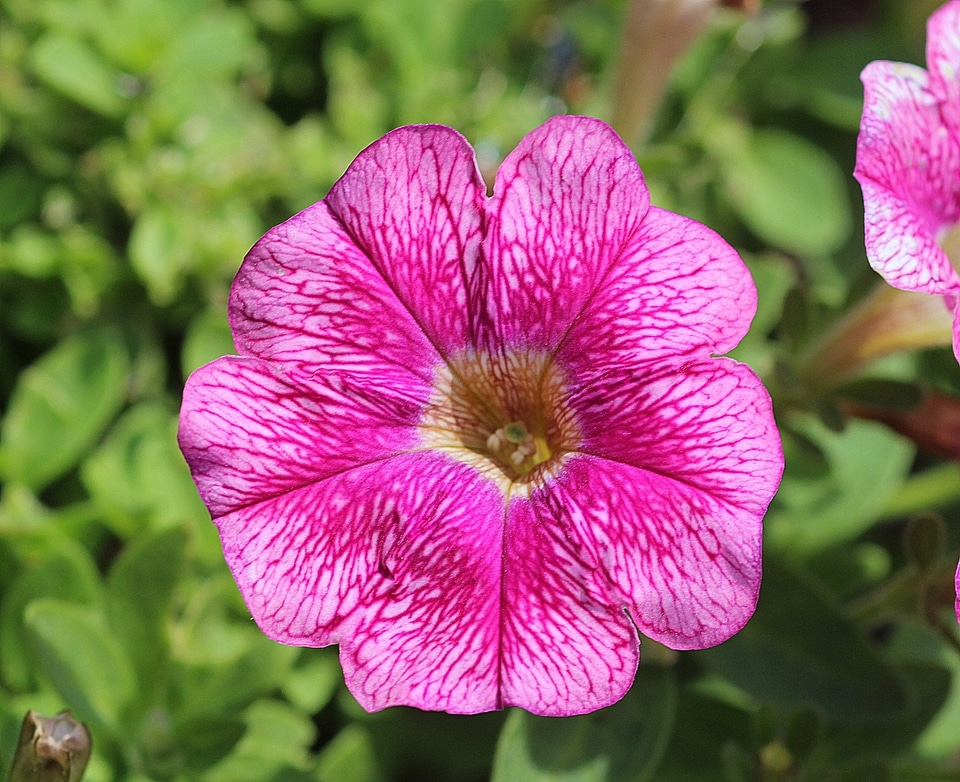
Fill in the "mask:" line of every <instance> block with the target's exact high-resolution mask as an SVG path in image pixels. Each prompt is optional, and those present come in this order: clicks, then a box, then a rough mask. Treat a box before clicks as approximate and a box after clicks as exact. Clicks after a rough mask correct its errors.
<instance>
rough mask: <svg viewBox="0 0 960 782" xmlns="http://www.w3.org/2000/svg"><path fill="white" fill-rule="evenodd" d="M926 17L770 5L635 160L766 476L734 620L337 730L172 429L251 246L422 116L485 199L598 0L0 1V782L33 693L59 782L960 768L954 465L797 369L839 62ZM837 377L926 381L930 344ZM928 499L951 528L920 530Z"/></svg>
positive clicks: (335, 689) (847, 103)
mask: <svg viewBox="0 0 960 782" xmlns="http://www.w3.org/2000/svg"><path fill="white" fill-rule="evenodd" d="M935 5H936V3H929V2H923V3H916V4H914V3H910V4H899V3H896V2H892V1H891V2H888V3H883V2H879V1H877V2H867V0H861V1H860V2H849V3H845V4H835V3H832V2H831V0H811V2H809V3H807V4H806V5H803V6H801V5H799V4H797V3H795V2H788V1H787V0H768V2H767V3H766V4H765V5H764V7H763V9H762V10H761V11H760V13H759V14H757V15H756V16H754V17H751V18H747V17H745V16H743V15H740V14H738V13H735V12H732V11H724V12H721V13H719V14H718V15H717V17H716V19H715V20H714V22H713V23H712V24H711V26H710V28H709V29H708V30H707V31H706V32H705V34H704V35H703V36H702V37H701V39H700V40H699V41H698V43H697V45H696V46H695V47H694V48H693V49H691V51H689V52H688V53H687V55H686V56H685V57H684V58H683V60H682V61H681V62H680V63H679V65H678V67H677V69H676V71H675V73H674V75H673V79H672V81H671V86H670V90H669V92H668V94H667V95H666V97H665V99H664V102H663V105H662V107H661V110H660V112H659V114H658V117H657V121H656V125H655V127H654V128H653V130H652V133H651V135H650V138H649V140H648V141H647V143H645V144H642V145H641V144H639V143H638V144H637V146H636V152H637V155H638V159H639V160H640V162H641V165H642V166H643V168H644V171H645V173H646V175H647V178H648V181H649V184H650V187H651V190H652V192H653V198H654V202H655V203H657V204H659V205H661V206H664V207H667V208H670V209H673V210H675V211H678V212H681V213H683V214H686V215H689V216H691V217H695V218H697V219H700V220H702V221H704V222H706V223H707V224H708V225H710V226H712V227H713V228H715V229H716V230H718V231H720V232H721V233H722V234H723V235H724V236H725V237H726V238H727V239H728V240H729V241H730V242H732V243H733V244H735V245H736V246H737V247H738V248H739V249H741V251H742V252H743V254H744V257H745V258H746V260H747V261H748V263H749V265H750V266H751V269H752V271H753V273H754V276H755V279H756V281H757V284H758V288H759V292H760V309H759V312H758V316H757V319H756V321H755V324H754V328H753V330H752V332H751V334H750V335H749V336H748V337H747V338H746V339H745V340H744V342H743V344H742V345H741V347H740V348H738V350H737V351H736V353H735V355H736V357H737V358H739V359H740V360H743V361H746V362H748V363H750V364H751V365H752V366H753V367H754V368H755V369H756V370H757V371H758V372H760V373H761V374H762V375H763V377H764V379H765V380H766V381H767V383H768V385H769V386H770V388H771V391H772V393H773V395H774V399H775V402H776V404H777V413H778V418H779V422H780V424H781V426H782V428H783V432H784V438H785V449H786V453H787V472H786V475H785V478H784V483H783V488H782V490H781V492H780V495H779V496H778V498H777V500H776V501H775V503H774V505H773V507H772V508H771V512H770V514H769V516H768V521H767V536H766V540H767V549H768V550H767V557H766V579H765V584H764V588H763V592H762V594H761V601H760V606H759V608H758V611H757V615H756V617H755V618H754V620H753V621H751V623H750V624H749V625H748V626H747V628H746V629H745V630H744V631H743V632H742V633H741V634H739V635H738V636H736V637H735V638H734V639H732V640H731V641H730V642H728V643H727V644H724V645H722V646H721V647H718V648H717V649H714V650H706V651H701V652H696V653H683V654H679V655H678V654H676V653H672V652H669V650H664V649H661V648H659V647H657V645H656V644H653V643H652V642H644V664H643V665H642V667H641V670H640V672H639V675H638V678H637V683H636V685H635V687H634V690H633V691H632V692H631V693H630V695H628V697H627V698H626V699H624V701H623V702H622V703H620V704H617V705H616V706H614V707H611V708H610V709H607V710H604V711H601V712H599V713H597V714H595V715H589V716H585V717H577V718H570V719H567V720H564V721H559V720H550V719H545V718H538V717H532V716H530V715H528V714H524V713H521V712H517V711H514V712H511V713H508V714H491V715H480V716H475V717H451V716H448V715H442V714H423V713H419V712H416V711H414V710H410V709H399V708H398V709H389V710H387V711H386V712H383V713H380V714H375V715H367V714H365V713H363V712H362V711H361V710H360V709H359V707H358V706H357V705H356V703H355V702H354V701H353V699H352V698H351V697H350V696H349V694H348V693H347V692H346V690H345V689H344V687H343V684H342V679H341V674H340V669H339V665H338V662H337V659H336V651H335V650H333V649H326V650H300V649H293V648H288V647H283V646H279V645H277V644H274V643H273V642H271V641H269V640H267V639H266V638H265V637H263V636H262V635H261V633H260V632H259V631H258V630H257V629H256V627H255V626H254V625H253V623H252V622H251V620H250V618H249V615H248V614H247V612H246V609H245V607H244V605H243V603H242V601H241V599H240V597H239V595H238V593H237V590H236V587H235V586H234V584H233V581H232V579H231V577H230V575H229V573H228V571H227V569H226V567H225V565H224V563H223V561H222V558H221V556H220V551H219V544H218V541H217V538H216V533H215V529H214V527H213V525H212V524H210V522H209V518H208V516H207V514H206V511H205V509H204V507H203V505H202V503H201V502H200V500H199V498H198V497H197V495H196V491H195V489H194V487H193V484H192V482H191V480H190V477H189V474H188V472H187V469H186V466H185V464H184V463H183V461H182V458H181V457H180V455H179V452H178V450H177V447H176V442H175V431H176V414H177V408H178V404H179V393H180V389H181V387H182V383H183V380H184V378H185V377H186V376H187V374H189V372H190V371H192V370H193V369H195V368H196V367H197V366H199V365H201V364H203V363H205V362H206V361H208V360H211V359H213V358H214V357H216V356H219V355H222V354H224V353H227V352H230V351H231V350H232V343H231V339H230V334H229V329H228V327H227V323H226V299H227V293H228V290H229V285H230V281H231V279H232V276H233V274H234V273H235V271H236V269H237V267H238V265H239V263H240V260H241V259H242V257H243V255H244V253H245V252H246V250H247V249H248V248H249V246H250V245H251V244H252V243H253V242H254V241H255V240H256V239H257V238H258V237H259V236H260V235H261V233H263V232H264V231H265V230H266V229H267V228H269V227H270V226H271V225H273V224H275V223H277V222H280V221H281V220H283V219H285V218H286V217H288V216H289V215H291V214H292V213H294V212H296V211H297V210H299V209H302V208H303V207H305V206H307V205H308V204H310V203H312V202H313V201H316V200H318V199H320V198H322V197H323V195H324V194H325V193H326V191H327V189H328V188H329V187H330V185H331V184H332V183H333V182H334V181H335V180H336V178H337V177H338V176H339V175H340V174H341V173H342V171H343V170H344V168H345V167H346V166H347V165H348V164H349V162H350V161H351V160H352V159H353V157H354V156H355V155H356V153H357V152H358V151H359V150H360V149H361V148H362V147H364V146H365V145H367V144H368V143H370V142H371V141H373V140H374V139H376V138H377V137H379V136H380V135H382V134H383V133H384V132H386V131H387V130H389V129H390V128H392V127H394V126H396V125H399V124H404V123H412V122H440V123H446V124H450V125H453V126H455V127H457V128H458V129H460V130H461V131H462V132H463V133H464V134H465V135H466V136H467V137H468V138H469V139H470V140H471V141H472V142H473V143H474V145H475V146H476V148H477V150H478V157H479V161H480V164H481V168H482V170H483V172H484V175H485V176H486V177H487V178H488V181H491V179H492V174H493V172H495V170H496V167H497V165H498V163H499V161H500V159H501V158H502V156H503V155H504V154H505V153H506V152H507V151H509V149H511V148H512V146H513V145H514V144H515V143H516V142H517V141H518V140H519V139H520V138H521V137H522V136H523V135H524V134H525V133H526V132H527V131H529V130H530V129H531V128H533V127H534V126H536V125H538V124H539V123H540V122H542V121H543V120H545V119H546V118H547V117H549V116H550V115H552V114H555V113H558V112H563V111H569V112H579V113H589V114H594V115H597V116H600V117H609V116H610V114H611V111H610V106H609V105H608V99H607V96H608V95H609V94H610V93H611V90H610V82H611V80H612V79H613V78H614V73H615V65H616V55H617V51H618V47H619V40H620V28H621V21H622V18H623V15H624V12H625V2H624V1H623V0H442V2H439V1H438V2H435V3H424V2H419V0H232V1H228V0H0V410H2V413H3V418H2V424H0V480H2V483H3V489H2V495H0V777H4V776H5V773H6V764H7V763H8V762H9V757H10V752H11V751H12V748H13V745H14V743H15V741H16V736H17V732H18V730H19V724H20V720H21V719H22V716H23V713H24V712H25V711H26V710H27V709H35V710H38V711H43V712H45V713H49V714H53V713H56V712H57V711H59V710H60V709H61V708H64V707H68V708H70V709H72V710H73V711H74V713H75V714H76V715H77V716H78V717H80V718H82V719H84V720H86V721H87V722H88V723H89V724H90V726H91V728H92V731H93V734H94V758H93V760H92V761H91V763H90V766H89V768H88V771H87V775H86V779H87V780H89V782H144V781H145V780H158V781H161V780H164V781H165V780H180V781H184V780H202V782H261V781H262V782H308V781H311V780H312V781H314V782H374V781H375V780H418V781H421V780H423V781H428V780H450V781H452V782H457V781H458V780H462V781H464V782H472V781H473V780H483V779H488V778H491V775H492V779H493V780H495V781H496V782H508V781H509V782H525V780H530V781H531V782H532V781H533V780H536V781H537V782H547V781H550V782H559V781H560V780H563V781H564V782H573V781H574V780H576V781H577V782H581V781H582V782H593V781H595V780H596V781H597V782H599V781H600V780H604V781H605V782H614V780H617V781H618V782H619V781H620V780H626V781H628V782H629V780H635V781H636V782H640V781H641V780H658V781H660V782H663V781H666V782H672V781H673V780H676V781H677V782H681V781H682V782H688V781H689V780H694V779H695V780H702V781H703V782H713V781H714V780H715V781H716V782H721V781H723V782H740V781H741V780H742V781H744V782H746V781H747V780H751V781H752V780H776V781H780V780H782V781H783V782H787V781H788V780H791V781H796V782H801V781H806V782H812V781H813V780H863V782H876V780H908V779H920V778H923V779H960V655H958V650H960V640H958V634H957V628H956V626H955V621H954V619H953V616H952V608H951V606H952V599H953V593H952V571H953V569H954V568H955V566H956V561H957V553H958V549H960V527H958V524H957V517H958V513H960V468H958V467H957V465H956V463H955V462H953V461H945V460H941V459H939V458H937V457H935V456H932V455H930V454H925V453H918V452H917V449H916V448H915V447H914V445H913V443H912V442H911V441H910V440H909V439H907V438H906V437H904V436H902V435H899V434H896V433H894V432H893V431H891V430H890V429H887V428H885V427H883V426H881V425H879V424H877V423H873V422H869V421H864V420H855V419H851V418H850V416H849V410H848V408H846V407H844V404H843V399H842V398H841V397H840V396H838V394H837V393H836V389H835V388H833V387H831V385H830V383H829V378H828V379H826V382H824V379H823V378H818V379H817V382H815V383H811V382H810V378H809V376H808V375H805V369H806V368H807V367H808V366H809V361H810V357H811V355H814V354H815V351H816V346H817V345H818V344H820V343H819V342H818V340H822V339H823V336H824V334H826V333H828V332H829V330H830V329H831V328H832V327H833V326H834V324H836V323H837V322H838V321H839V319H840V318H841V317H842V315H843V314H844V313H845V312H846V311H847V310H848V309H849V307H851V306H852V305H853V304H854V303H855V302H856V301H858V300H859V299H861V298H863V297H864V296H865V295H866V292H867V290H868V289H869V288H870V287H872V286H873V285H875V281H874V280H873V278H872V277H871V275H870V272H869V270H868V269H867V266H866V262H865V259H864V256H863V248H862V235H861V229H860V225H859V224H860V222H861V220H862V212H861V211H860V202H859V195H858V191H857V189H856V184H855V183H854V182H853V180H852V178H851V176H850V171H851V170H852V167H853V154H854V141H855V135H856V128H857V123H858V120H859V112H860V100H861V88H860V85H859V81H858V74H859V71H860V69H861V68H862V67H863V66H864V65H865V64H866V63H867V62H868V61H869V60H871V59H904V60H909V61H914V62H922V45H923V24H924V20H925V17H926V14H927V13H929V11H930V10H932V9H933V7H935ZM841 6H842V7H841ZM861 381H862V382H863V383H866V385H865V386H864V385H863V384H862V383H861V385H860V386H859V387H858V389H859V390H858V393H859V394H861V395H863V394H867V395H868V396H869V394H870V393H871V389H873V393H874V395H875V396H877V395H879V396H880V397H882V398H889V393H890V388H891V386H890V385H889V383H890V382H891V381H897V383H899V384H900V387H903V388H906V389H908V390H910V389H913V390H915V391H918V392H920V391H922V389H923V388H927V387H935V388H938V389H940V390H941V391H943V392H945V393H948V394H957V393H958V392H960V370H958V368H957V366H956V363H955V361H954V360H953V357H952V355H951V354H950V352H949V349H948V348H944V349H934V350H929V351H926V352H924V353H922V354H917V355H901V356H897V357H893V358H892V359H890V360H886V361H884V362H880V363H879V364H877V365H875V366H873V367H870V368H868V369H867V371H866V373H865V375H864V376H863V377H862V378H861ZM871 383H873V384H874V385H872V386H871ZM883 383H886V384H887V385H882V384H883ZM876 384H880V385H876ZM908 396H909V395H908ZM911 398H912V397H911ZM928 511H936V512H938V513H939V514H941V516H942V517H943V518H945V519H946V520H947V522H948V523H947V525H946V526H945V527H942V528H941V526H937V527H936V529H935V530H934V531H933V532H931V533H930V534H927V535H926V537H923V538H922V540H921V536H922V535H924V534H926V533H925V532H924V530H925V529H927V528H925V527H922V526H921V527H920V528H919V529H920V531H919V532H917V531H916V529H917V527H916V525H917V524H921V522H914V523H913V525H912V526H911V524H909V523H908V522H909V521H910V518H911V517H912V516H915V515H916V514H917V513H920V512H928ZM924 523H925V522H924ZM928 526H929V525H928ZM930 529H933V528H932V527H930ZM905 530H913V531H912V532H910V534H909V535H907V543H908V544H907V545H906V546H904V545H903V544H902V538H903V535H904V531H905ZM934 533H935V534H934ZM917 540H921V543H922V549H923V550H922V557H920V555H919V554H917V553H916V551H919V550H920V549H919V548H918V547H920V546H921V543H916V541H917ZM911 541H913V542H911ZM911 552H913V553H911ZM918 557H919V559H918ZM921 560H922V566H921V564H920V563H921Z"/></svg>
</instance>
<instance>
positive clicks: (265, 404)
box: [179, 356, 429, 518]
mask: <svg viewBox="0 0 960 782" xmlns="http://www.w3.org/2000/svg"><path fill="white" fill-rule="evenodd" d="M428 393H429V388H428V387H427V386H426V385H424V384H419V385H418V384H416V383H408V384H403V385H401V384H398V383H397V382H396V381H395V380H393V379H391V378H390V377H388V376H383V377H379V378H377V382H376V383H372V382H370V381H369V379H368V378H358V377H357V376H354V375H351V374H348V373H337V372H333V371H327V372H325V373H323V374H322V375H317V376H314V377H312V378H309V380H307V379H306V378H304V377H303V376H300V377H296V376H290V375H283V374H281V373H280V372H278V370H277V369H276V365H275V364H273V363H269V362H266V361H263V360H261V359H253V358H239V357H233V356H228V357H225V358H221V359H218V360H216V361H214V362H213V363H211V364H207V365H206V366H204V367H201V368H200V369H198V370H197V371H196V372H194V373H193V374H192V375H191V376H190V378H189V380H188V381H187V384H186V387H185V389H184V393H183V405H182V408H181V411H180V431H179V440H180V447H181V449H182V450H183V453H184V456H185V457H186V459H187V461H188V462H189V464H190V466H191V469H192V472H193V478H194V481H196V483H197V486H198V488H199V490H200V495H201V496H202V497H203V500H204V502H205V503H206V504H207V507H208V508H209V509H210V512H211V514H212V515H213V516H214V518H216V517H218V516H221V515H223V514H225V513H230V512H231V511H234V510H237V509H238V508H242V507H244V506H246V505H249V504H252V503H257V502H260V501H261V500H263V499H264V498H266V497H276V496H278V495H281V494H284V493H285V492H289V491H292V490H295V489H298V488H300V487H301V486H305V485H307V484H309V483H311V482H314V481H317V480H322V479H324V478H327V477H329V476H330V475H333V474H335V473H338V472H342V471H344V470H348V469H350V468H352V467H356V466H358V465H362V464H367V463H370V462H376V461H378V460H381V459H385V458H387V457H389V456H392V455H394V454H396V453H399V452H401V451H405V450H409V449H411V448H414V447H419V445H420V436H419V434H418V432H417V430H416V425H417V423H418V421H419V417H420V414H421V410H422V407H423V401H424V399H425V398H426V395H427V394H428Z"/></svg>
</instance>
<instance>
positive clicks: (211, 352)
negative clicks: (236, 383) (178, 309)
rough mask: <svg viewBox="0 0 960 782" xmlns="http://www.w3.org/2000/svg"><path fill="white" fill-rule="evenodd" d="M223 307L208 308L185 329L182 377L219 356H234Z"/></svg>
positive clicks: (228, 325)
mask: <svg viewBox="0 0 960 782" xmlns="http://www.w3.org/2000/svg"><path fill="white" fill-rule="evenodd" d="M236 352H237V350H236V348H235V347H234V345H233V335H232V334H231V333H230V324H229V322H228V321H227V312H226V308H225V307H217V308H210V309H207V310H205V311H203V312H201V313H200V314H199V315H197V317H195V318H194V319H193V320H192V321H191V322H190V326H189V328H188V329H187V336H186V339H185V340H184V342H183V354H182V356H181V360H180V365H181V367H182V368H183V376H184V378H186V377H187V375H189V374H190V373H191V372H193V370H195V369H197V368H198V367H201V366H203V365H204V364H206V363H208V362H210V361H213V360H214V359H215V358H219V357H220V356H228V355H235V354H236Z"/></svg>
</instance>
